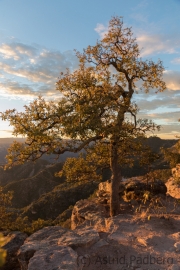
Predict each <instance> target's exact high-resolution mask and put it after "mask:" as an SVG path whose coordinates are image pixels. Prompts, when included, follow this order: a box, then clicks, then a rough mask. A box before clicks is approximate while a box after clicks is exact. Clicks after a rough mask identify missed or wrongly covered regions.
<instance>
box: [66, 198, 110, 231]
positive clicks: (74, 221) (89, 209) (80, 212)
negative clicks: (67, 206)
mask: <svg viewBox="0 0 180 270" xmlns="http://www.w3.org/2000/svg"><path fill="white" fill-rule="evenodd" d="M107 217H108V213H107V211H106V208H105V206H104V205H102V204H99V203H98V200H96V199H94V200H91V201H90V200H80V201H78V202H77V203H76V204H75V206H74V208H73V211H72V216H71V229H72V230H74V229H76V228H77V227H82V226H83V227H84V226H94V227H95V228H96V229H100V228H102V227H104V226H105V218H107Z"/></svg>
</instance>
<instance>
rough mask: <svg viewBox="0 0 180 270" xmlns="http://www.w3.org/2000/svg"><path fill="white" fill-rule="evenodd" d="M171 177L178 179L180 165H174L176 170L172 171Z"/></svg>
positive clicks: (179, 176)
mask: <svg viewBox="0 0 180 270" xmlns="http://www.w3.org/2000/svg"><path fill="white" fill-rule="evenodd" d="M172 175H173V177H174V178H177V179H178V178H180V164H176V168H173V169H172Z"/></svg>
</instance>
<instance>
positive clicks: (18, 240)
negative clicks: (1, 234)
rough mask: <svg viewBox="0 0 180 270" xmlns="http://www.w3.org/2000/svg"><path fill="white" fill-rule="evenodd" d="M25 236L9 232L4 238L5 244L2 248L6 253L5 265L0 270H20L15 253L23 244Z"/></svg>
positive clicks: (20, 233)
mask: <svg viewBox="0 0 180 270" xmlns="http://www.w3.org/2000/svg"><path fill="white" fill-rule="evenodd" d="M26 238H27V235H26V234H25V233H22V232H18V231H17V232H16V231H14V232H11V233H9V234H7V235H6V236H5V241H6V244H5V245H4V246H2V248H3V249H5V250H6V251H7V257H6V263H5V265H4V266H3V267H2V268H1V269H2V270H12V269H13V270H20V264H19V261H18V258H17V252H18V250H19V248H20V246H21V245H22V244H23V243H24V241H25V239H26Z"/></svg>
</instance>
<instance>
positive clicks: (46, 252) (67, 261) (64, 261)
mask: <svg viewBox="0 0 180 270" xmlns="http://www.w3.org/2000/svg"><path fill="white" fill-rule="evenodd" d="M77 257H78V255H77V253H76V252H75V251H74V250H73V249H72V248H70V247H66V246H50V247H48V248H45V249H40V250H38V251H37V252H36V253H35V254H34V256H33V257H32V258H31V259H30V261H29V265H28V268H26V269H28V270H40V269H46V270H54V269H56V270H60V269H66V270H77V269H78V268H77ZM22 269H23V268H22ZM24 269H25V268H24Z"/></svg>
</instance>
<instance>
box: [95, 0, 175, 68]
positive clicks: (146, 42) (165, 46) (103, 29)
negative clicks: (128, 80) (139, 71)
mask: <svg viewBox="0 0 180 270" xmlns="http://www.w3.org/2000/svg"><path fill="white" fill-rule="evenodd" d="M142 4H146V1H143V2H142ZM133 16H134V15H133ZM136 17H138V20H140V21H142V22H147V18H146V17H145V16H143V15H142V14H136ZM152 27H153V28H154V26H152ZM156 27H157V26H156ZM94 30H95V31H96V32H97V33H98V34H99V36H100V38H101V39H102V38H103V37H104V36H105V34H107V32H108V26H105V25H104V24H102V23H98V24H97V26H96V28H95V29H94ZM133 33H134V36H135V37H136V40H137V43H138V45H139V48H140V50H141V57H144V56H148V55H156V54H159V53H168V54H174V53H177V52H178V50H179V48H180V38H177V35H174V36H173V35H170V34H169V35H165V34H164V35H163V34H160V33H158V34H154V33H152V32H148V31H146V32H145V31H142V30H140V29H135V31H134V32H133ZM174 61H178V63H179V61H180V60H179V58H177V59H176V60H174Z"/></svg>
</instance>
